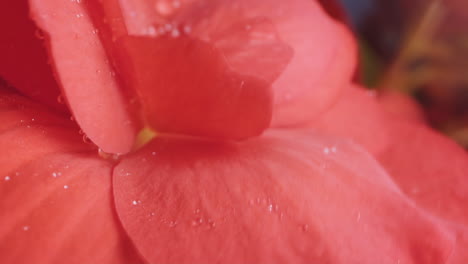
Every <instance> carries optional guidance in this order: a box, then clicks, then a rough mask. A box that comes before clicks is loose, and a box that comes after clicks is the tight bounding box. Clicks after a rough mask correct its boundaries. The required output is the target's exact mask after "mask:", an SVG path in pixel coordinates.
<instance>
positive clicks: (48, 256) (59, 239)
mask: <svg viewBox="0 0 468 264" xmlns="http://www.w3.org/2000/svg"><path fill="white" fill-rule="evenodd" d="M0 146H2V151H1V153H0V256H1V260H2V263H6V264H9V263H44V264H45V263H76V264H81V263H109V264H111V263H112V264H114V263H122V264H127V263H142V261H141V260H140V259H139V258H138V257H136V254H135V251H134V250H133V246H132V245H131V243H130V242H129V241H128V239H127V236H126V235H125V233H124V232H123V230H122V229H121V227H120V224H119V222H118V219H117V217H116V215H115V211H114V209H113V204H112V203H113V201H112V192H111V178H110V177H111V171H112V168H111V165H110V164H109V163H107V162H106V161H103V160H100V159H99V158H97V157H96V156H97V155H95V153H96V152H95V150H94V149H93V148H91V147H90V146H89V145H87V144H85V143H84V142H83V141H82V138H81V135H79V133H78V128H76V127H75V126H74V125H73V124H72V122H70V121H69V120H63V119H60V118H58V117H56V116H54V115H52V114H50V113H48V112H45V111H43V110H41V108H39V107H37V106H36V105H34V104H32V103H28V102H26V101H25V99H24V98H22V97H20V96H16V95H12V94H9V93H5V92H4V91H0Z"/></svg>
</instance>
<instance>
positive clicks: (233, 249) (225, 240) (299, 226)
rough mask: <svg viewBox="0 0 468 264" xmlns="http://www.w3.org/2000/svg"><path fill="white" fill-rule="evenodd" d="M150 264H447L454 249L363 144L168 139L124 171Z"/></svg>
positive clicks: (122, 206)
mask: <svg viewBox="0 0 468 264" xmlns="http://www.w3.org/2000/svg"><path fill="white" fill-rule="evenodd" d="M114 194H115V201H116V208H117V212H118V215H119V217H120V219H121V220H122V223H123V226H124V228H125V230H126V231H127V232H128V234H129V236H130V237H131V239H132V241H133V242H134V243H135V245H136V247H137V249H138V250H139V251H140V252H141V254H142V255H143V256H144V257H145V258H146V260H147V261H148V262H150V263H155V264H156V263H315V262H316V263H334V264H337V263H343V264H344V263H369V264H371V263H372V264H375V263H398V262H400V263H418V264H421V263H444V262H445V260H446V259H447V257H448V255H449V253H450V252H451V248H452V246H451V245H452V237H451V236H450V235H448V234H447V233H446V232H445V231H444V230H443V228H442V227H441V226H440V222H437V221H435V220H433V219H431V217H429V216H428V215H427V214H425V213H424V212H422V211H420V210H418V209H417V208H415V207H414V206H413V205H412V203H411V202H410V201H409V200H408V199H406V198H405V196H404V195H402V193H401V192H400V191H399V189H398V188H397V186H396V185H395V184H394V183H393V182H392V180H391V178H389V176H387V175H386V174H385V172H384V171H383V170H381V169H380V167H379V166H378V165H377V164H376V163H375V161H373V160H372V159H371V158H370V157H369V156H368V155H367V154H366V153H365V152H363V151H361V150H360V149H359V148H356V147H355V146H354V145H352V144H348V143H346V142H341V141H337V140H334V139H332V138H329V137H326V136H322V135H320V134H314V133H311V132H292V131H290V132H284V133H283V132H268V133H267V134H266V135H265V136H263V137H261V138H259V139H253V140H248V141H244V142H242V143H215V142H209V141H197V140H190V139H181V138H157V139H155V140H154V142H153V143H151V144H150V145H148V146H147V147H146V148H145V149H143V150H141V151H140V152H138V153H136V154H133V155H131V156H129V157H127V158H126V159H125V160H124V161H122V163H120V164H119V165H118V166H117V167H116V169H115V171H114Z"/></svg>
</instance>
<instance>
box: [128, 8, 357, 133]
mask: <svg viewBox="0 0 468 264" xmlns="http://www.w3.org/2000/svg"><path fill="white" fill-rule="evenodd" d="M120 3H121V8H122V13H123V17H124V20H125V23H126V25H127V29H128V32H129V34H131V35H136V36H147V37H152V38H155V39H157V38H158V36H160V35H172V36H173V35H174V32H175V33H176V34H175V35H177V36H178V35H179V34H184V33H185V32H184V30H185V29H187V28H188V29H190V30H189V35H190V37H192V38H196V39H201V40H204V41H207V42H208V43H209V44H212V45H214V46H216V47H217V48H219V50H220V52H221V53H222V54H223V55H224V56H225V57H226V61H227V62H228V63H229V65H230V66H231V68H234V69H235V70H236V71H238V72H239V70H241V73H243V74H246V75H251V76H254V77H262V78H264V77H265V76H274V77H275V78H271V77H269V78H266V79H268V80H272V79H273V80H274V82H273V85H272V88H273V91H274V96H275V97H274V109H273V110H274V115H273V123H274V125H275V126H286V125H295V124H298V123H301V122H304V121H307V120H310V119H311V118H314V117H317V116H318V114H320V113H321V112H322V111H323V110H324V109H326V108H327V107H328V106H329V105H330V104H331V103H332V102H334V99H336V97H337V96H338V94H339V92H340V90H341V88H342V87H343V84H345V83H347V82H348V81H349V80H350V79H351V75H352V74H353V71H354V67H355V60H356V58H355V57H356V51H355V44H354V41H353V40H352V37H351V35H350V34H349V32H347V31H346V30H345V29H344V26H342V25H338V24H336V23H335V22H334V21H333V20H332V19H331V18H329V17H328V16H327V15H326V14H325V12H324V11H323V10H322V8H321V7H320V5H319V4H318V3H317V2H316V1H309V0H293V1H288V3H287V4H284V3H283V2H282V1H278V0H277V1H274V2H272V1H271V0H234V1H233V0H216V1H206V0H185V1H176V2H174V1H165V0H160V1H156V2H154V1H147V0H139V1H131V0H120ZM174 3H177V5H174ZM259 20H260V21H262V20H266V21H269V22H271V25H272V27H271V28H273V29H274V30H273V31H274V32H275V33H277V35H278V38H279V40H281V41H282V42H284V44H286V45H287V46H289V47H290V48H291V49H292V51H293V55H294V56H293V57H292V59H291V60H290V62H289V64H287V66H286V67H285V68H284V70H283V67H284V66H283V65H284V61H286V62H288V60H285V59H284V58H287V57H288V56H287V54H288V52H287V50H288V49H286V48H285V47H284V46H283V45H281V43H280V42H278V41H277V42H278V43H276V44H275V45H263V46H260V48H261V49H262V50H263V51H262V52H258V49H250V51H248V52H245V51H246V50H247V49H245V47H244V46H247V47H249V48H252V47H255V45H257V44H258V43H262V42H265V39H268V38H270V39H275V38H276V37H275V34H273V32H272V30H267V31H265V27H260V28H262V30H263V31H264V32H262V31H259V32H260V33H262V34H255V35H254V36H255V37H256V38H257V39H255V38H254V39H252V37H249V38H246V37H245V36H243V35H242V34H243V33H239V32H242V31H245V30H251V29H253V30H255V28H256V26H255V23H256V21H259ZM232 28H237V29H236V30H234V33H233V30H232ZM240 29H242V31H239V30H240ZM236 34H237V35H236ZM220 38H221V41H220ZM258 39H261V40H263V41H258ZM246 40H247V41H250V42H246ZM270 42H271V40H270ZM223 43H227V45H223ZM226 48H229V49H226ZM232 50H234V51H236V52H235V56H232V52H231V51H232ZM278 51H280V52H278ZM141 52H143V51H141ZM233 57H234V58H236V59H239V58H241V59H240V63H239V61H236V60H235V59H233ZM263 65H268V67H266V66H263ZM239 66H242V67H239ZM278 73H281V74H280V75H279V76H276V75H278ZM276 77H277V78H276ZM153 89H154V88H153ZM159 89H163V88H159ZM304 110H306V111H304Z"/></svg>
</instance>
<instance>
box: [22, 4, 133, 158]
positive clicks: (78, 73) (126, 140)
mask: <svg viewBox="0 0 468 264" xmlns="http://www.w3.org/2000/svg"><path fill="white" fill-rule="evenodd" d="M30 7H31V11H32V17H33V18H34V21H35V22H36V23H37V24H38V26H39V27H40V28H41V29H42V30H44V32H45V33H46V34H47V35H48V36H49V37H48V40H49V41H48V44H49V45H48V46H49V50H50V53H51V60H52V62H53V66H54V68H55V70H56V73H57V77H58V81H59V83H60V85H61V87H62V89H63V92H64V95H65V97H66V100H67V102H68V104H69V106H70V108H71V111H72V113H73V115H74V117H75V119H76V121H77V122H78V124H79V125H80V127H81V128H82V129H83V131H84V132H85V133H86V135H87V136H88V137H89V138H90V139H91V140H92V141H93V142H94V143H95V144H96V145H98V146H99V147H100V148H101V149H103V150H104V151H106V152H112V153H126V152H128V151H129V150H130V149H131V148H132V146H133V142H134V139H135V134H136V129H137V124H136V123H135V120H133V119H132V117H131V114H130V112H129V111H128V109H127V103H128V102H127V101H126V99H125V98H124V97H123V92H122V90H121V87H120V86H119V83H118V81H117V79H116V76H115V72H114V70H113V67H112V65H111V64H110V62H109V60H108V59H107V54H106V50H105V48H104V47H103V45H102V43H101V40H100V37H99V29H98V28H95V26H94V24H93V23H92V21H91V18H90V16H89V14H88V11H87V9H86V5H85V3H84V1H83V2H82V1H61V0H53V1H37V0H31V1H30ZM110 132H112V133H110Z"/></svg>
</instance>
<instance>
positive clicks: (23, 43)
mask: <svg viewBox="0 0 468 264" xmlns="http://www.w3.org/2000/svg"><path fill="white" fill-rule="evenodd" d="M45 37H46V36H44V35H43V34H42V33H41V31H39V29H38V28H37V27H36V25H35V24H34V23H33V21H32V20H31V19H30V18H29V10H28V3H27V1H24V0H22V1H13V2H9V1H1V3H0V58H1V63H0V78H3V79H5V80H6V81H7V82H9V83H10V84H11V85H13V86H14V87H15V88H17V89H18V90H20V91H21V92H22V93H23V94H25V95H27V96H29V97H31V98H33V99H35V100H38V101H40V102H42V103H45V104H47V105H48V106H51V107H54V108H55V109H57V110H58V109H59V110H61V111H63V112H66V108H65V106H64V105H60V104H59V103H58V102H57V98H58V96H59V94H60V89H59V87H58V85H57V83H56V81H55V79H54V77H53V74H52V68H51V67H50V65H49V64H48V63H47V62H48V58H47V51H46V48H45V46H44V43H43V42H44V40H43V38H45ZM25 73H27V74H28V77H27V78H25V76H24V74H25Z"/></svg>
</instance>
